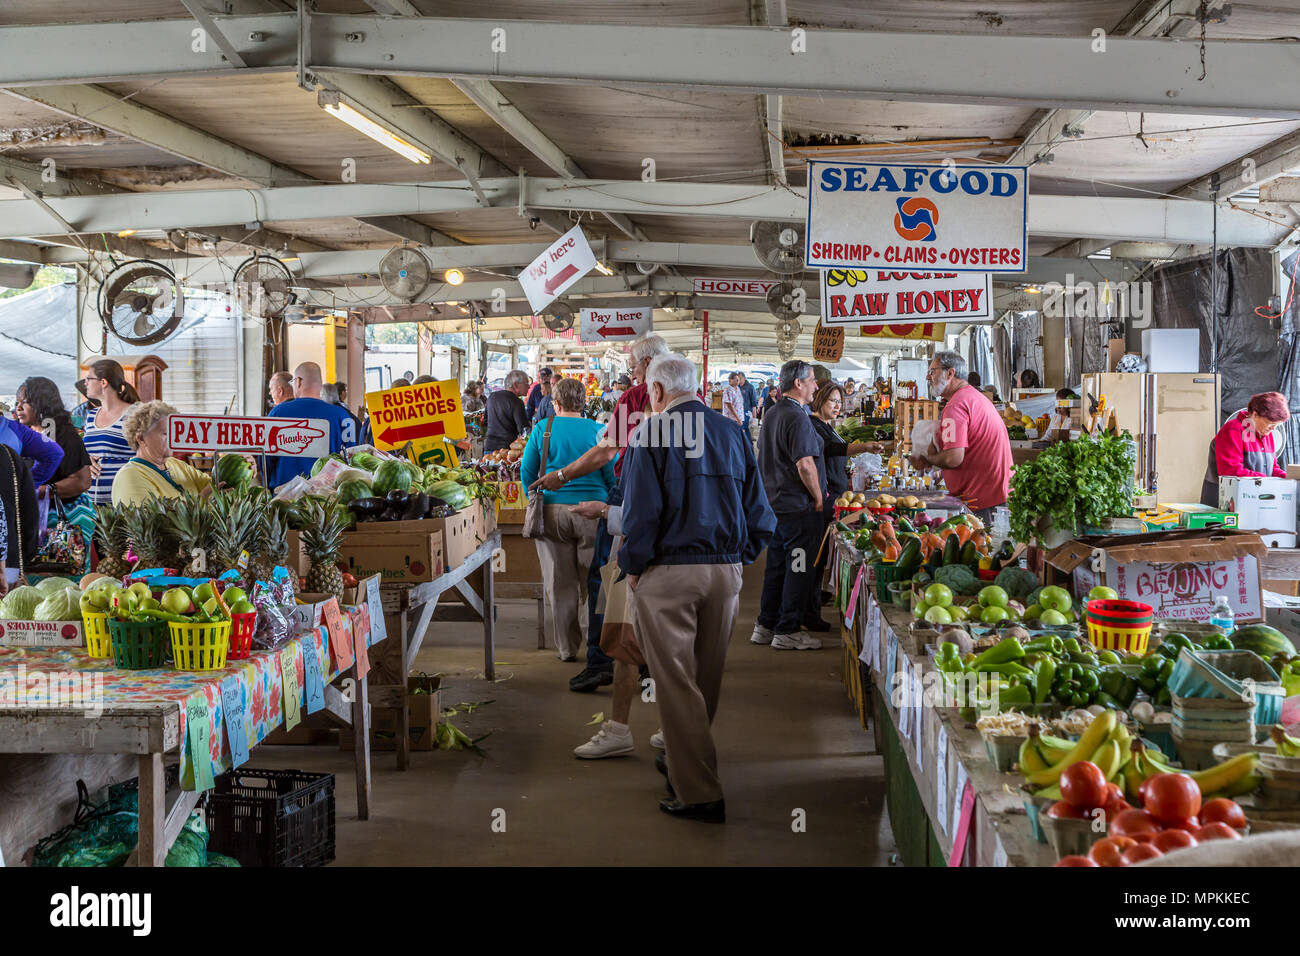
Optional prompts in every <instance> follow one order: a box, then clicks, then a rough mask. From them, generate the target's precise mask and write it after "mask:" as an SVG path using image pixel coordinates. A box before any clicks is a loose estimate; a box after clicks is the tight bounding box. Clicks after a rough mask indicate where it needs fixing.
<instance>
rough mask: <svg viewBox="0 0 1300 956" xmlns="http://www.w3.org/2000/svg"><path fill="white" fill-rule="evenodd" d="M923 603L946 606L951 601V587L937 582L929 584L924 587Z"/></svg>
mask: <svg viewBox="0 0 1300 956" xmlns="http://www.w3.org/2000/svg"><path fill="white" fill-rule="evenodd" d="M925 603H926V604H929V605H931V606H935V607H947V606H948V605H950V604H951V603H952V589H951V588H950V587H948V585H946V584H939V583H938V582H935V583H934V584H931V585H930V586H929V587H928V588H926V589H925Z"/></svg>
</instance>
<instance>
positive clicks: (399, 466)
mask: <svg viewBox="0 0 1300 956" xmlns="http://www.w3.org/2000/svg"><path fill="white" fill-rule="evenodd" d="M371 487H372V488H373V490H374V493H375V497H377V498H383V497H384V496H385V495H387V494H388V493H389V492H390V491H409V490H410V488H411V476H410V473H409V472H407V470H406V464H405V463H404V462H400V461H394V460H390V461H385V462H381V463H380V465H379V467H378V468H376V469H375V480H374V483H373V484H372V486H371Z"/></svg>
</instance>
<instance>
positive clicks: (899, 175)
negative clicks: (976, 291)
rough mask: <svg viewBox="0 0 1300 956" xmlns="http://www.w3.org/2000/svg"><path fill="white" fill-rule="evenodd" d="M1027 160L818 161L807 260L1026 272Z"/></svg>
mask: <svg viewBox="0 0 1300 956" xmlns="http://www.w3.org/2000/svg"><path fill="white" fill-rule="evenodd" d="M1028 181H1029V177H1028V171H1027V168H1026V167H1024V166H982V165H981V166H976V165H965V166H963V165H958V164H955V163H949V164H947V165H933V164H904V163H861V164H859V163H818V162H814V163H809V164H808V246H807V250H806V256H805V259H806V261H807V264H808V265H809V266H810V267H814V268H822V269H836V268H841V269H898V268H911V269H915V268H917V267H921V268H928V269H939V270H943V271H945V272H1024V271H1026V269H1027V262H1028V259H1027V237H1026V209H1027V204H1026V193H1027V186H1028Z"/></svg>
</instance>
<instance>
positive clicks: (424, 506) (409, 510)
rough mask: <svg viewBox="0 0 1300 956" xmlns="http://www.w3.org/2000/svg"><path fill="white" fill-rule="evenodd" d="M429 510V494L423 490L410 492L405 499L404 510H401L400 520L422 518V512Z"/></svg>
mask: <svg viewBox="0 0 1300 956" xmlns="http://www.w3.org/2000/svg"><path fill="white" fill-rule="evenodd" d="M428 510H429V496H428V495H426V494H425V493H424V492H423V491H415V492H412V493H411V495H410V497H408V498H407V500H406V510H405V511H403V512H402V520H404V521H414V520H416V519H418V518H423V517H424V513H425V512H426V511H428Z"/></svg>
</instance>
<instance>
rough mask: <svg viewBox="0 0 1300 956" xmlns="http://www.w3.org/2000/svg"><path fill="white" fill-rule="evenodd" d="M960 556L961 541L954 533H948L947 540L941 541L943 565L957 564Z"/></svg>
mask: <svg viewBox="0 0 1300 956" xmlns="http://www.w3.org/2000/svg"><path fill="white" fill-rule="evenodd" d="M960 558H961V542H960V541H958V540H957V536H956V535H955V534H950V535H948V540H947V541H945V542H944V543H943V563H944V564H945V565H949V564H957V563H959V559H960Z"/></svg>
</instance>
